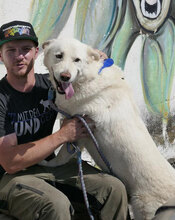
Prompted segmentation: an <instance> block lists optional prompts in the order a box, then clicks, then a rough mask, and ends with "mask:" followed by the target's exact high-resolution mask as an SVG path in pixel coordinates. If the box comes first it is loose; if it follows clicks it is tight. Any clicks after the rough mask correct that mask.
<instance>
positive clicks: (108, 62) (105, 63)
mask: <svg viewBox="0 0 175 220" xmlns="http://www.w3.org/2000/svg"><path fill="white" fill-rule="evenodd" d="M113 64H114V61H113V59H111V58H108V59H106V60H104V61H103V66H102V67H101V68H100V70H99V71H98V74H100V73H101V71H102V70H103V69H104V68H106V67H110V66H112V65H113Z"/></svg>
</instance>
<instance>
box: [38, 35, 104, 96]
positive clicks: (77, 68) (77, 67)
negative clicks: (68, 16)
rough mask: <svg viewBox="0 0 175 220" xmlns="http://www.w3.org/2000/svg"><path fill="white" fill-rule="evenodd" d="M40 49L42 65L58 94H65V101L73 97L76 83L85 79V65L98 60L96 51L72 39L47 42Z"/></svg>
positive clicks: (98, 56)
mask: <svg viewBox="0 0 175 220" xmlns="http://www.w3.org/2000/svg"><path fill="white" fill-rule="evenodd" d="M42 47H43V49H44V65H45V66H46V67H47V68H48V70H49V72H50V78H51V81H52V83H53V85H54V87H55V89H56V90H57V91H58V93H60V94H65V97H66V99H69V98H71V97H72V96H73V94H74V87H75V85H76V84H78V82H80V81H82V80H83V81H85V80H86V79H87V76H86V74H87V71H85V69H86V68H87V64H88V66H89V64H90V63H92V62H94V61H99V60H100V55H99V53H98V52H97V51H96V50H94V49H93V48H91V47H90V46H88V45H86V44H83V43H81V42H80V41H78V40H76V39H73V38H63V37H62V38H61V37H60V38H58V39H53V40H49V41H46V42H45V43H44V44H43V45H42ZM94 71H95V70H94ZM88 72H89V73H91V72H92V71H88ZM91 74H93V72H92V73H91ZM92 76H93V75H92ZM89 78H90V76H88V79H89Z"/></svg>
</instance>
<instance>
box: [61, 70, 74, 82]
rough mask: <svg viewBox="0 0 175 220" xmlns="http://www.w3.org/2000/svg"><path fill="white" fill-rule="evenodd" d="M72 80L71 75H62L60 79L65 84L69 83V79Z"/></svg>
mask: <svg viewBox="0 0 175 220" xmlns="http://www.w3.org/2000/svg"><path fill="white" fill-rule="evenodd" d="M70 78H71V75H70V73H67V72H66V73H61V74H60V79H61V80H62V81H64V82H67V81H69V79H70Z"/></svg>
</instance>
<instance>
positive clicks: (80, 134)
mask: <svg viewBox="0 0 175 220" xmlns="http://www.w3.org/2000/svg"><path fill="white" fill-rule="evenodd" d="M84 119H85V120H86V122H87V124H88V126H89V127H90V129H91V130H92V132H93V131H94V129H95V125H94V122H93V121H92V120H91V119H90V118H88V117H87V116H85V117H84ZM60 131H61V132H62V135H64V137H65V139H66V142H74V141H77V140H78V139H81V138H85V137H88V136H89V133H88V131H87V129H86V128H85V126H84V124H83V123H82V122H81V121H80V120H79V119H78V118H72V119H64V120H63V123H62V125H61V128H60Z"/></svg>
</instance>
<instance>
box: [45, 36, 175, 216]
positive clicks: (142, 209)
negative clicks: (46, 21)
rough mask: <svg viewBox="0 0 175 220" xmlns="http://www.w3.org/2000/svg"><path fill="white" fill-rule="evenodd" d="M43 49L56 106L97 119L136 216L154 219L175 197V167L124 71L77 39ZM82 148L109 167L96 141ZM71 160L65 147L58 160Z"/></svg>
mask: <svg viewBox="0 0 175 220" xmlns="http://www.w3.org/2000/svg"><path fill="white" fill-rule="evenodd" d="M43 48H44V64H45V66H46V67H47V68H48V70H49V72H50V78H51V81H52V83H53V86H54V87H55V89H56V91H57V92H56V105H57V106H58V107H59V108H61V109H62V110H64V111H66V112H67V113H69V114H71V115H74V114H86V115H88V116H89V117H90V118H92V119H93V120H94V121H95V124H96V130H95V137H96V138H97V140H98V143H99V145H100V148H101V150H102V151H103V153H104V155H105V157H106V158H107V159H108V161H109V162H110V164H111V166H112V169H113V172H114V174H115V175H116V176H117V177H119V178H120V179H121V180H122V182H123V183H124V184H125V186H126V189H127V192H128V195H129V200H130V203H131V205H132V208H133V212H134V218H135V219H136V220H142V219H144V220H145V219H146V220H148V219H151V218H152V217H153V216H154V214H155V211H156V209H157V208H158V207H159V206H161V205H162V204H163V203H165V202H166V201H167V200H168V199H169V198H171V197H173V196H174V195H175V171H174V169H173V168H172V167H171V165H170V164H169V163H168V162H167V161H166V160H165V159H164V158H163V156H162V155H161V154H160V153H159V151H158V149H157V147H156V146H155V144H154V142H153V140H152V138H151V137H150V134H149V133H148V131H147V129H146V127H145V125H144V123H143V121H142V120H141V117H140V116H139V112H138V109H137V106H136V104H135V102H134V99H133V96H132V91H131V90H130V88H129V86H128V85H127V83H126V81H125V80H124V78H123V73H122V71H121V70H120V68H118V67H117V66H115V65H112V66H111V67H106V68H103V69H101V68H102V67H103V60H102V59H100V57H99V54H98V53H97V52H96V51H95V50H94V49H92V48H91V47H90V46H87V45H85V44H83V43H81V42H79V41H77V40H75V39H65V38H58V39H57V40H56V39H54V40H50V41H47V42H45V43H44V44H43ZM99 70H100V71H101V72H99ZM79 146H85V147H86V148H87V150H88V152H89V153H90V155H91V156H92V158H93V159H94V160H95V162H96V163H97V164H98V166H100V167H101V169H103V170H104V171H108V168H107V167H106V165H105V164H104V162H103V161H102V159H101V157H100V156H99V154H98V152H97V150H96V148H95V147H94V145H93V143H92V142H91V140H88V141H87V140H86V141H85V143H83V144H82V143H81V144H80V145H79ZM65 156H66V157H65ZM65 158H67V159H66V160H65ZM69 158H70V155H69V153H67V152H66V148H63V151H62V152H60V154H58V158H57V162H58V164H61V163H65V162H66V161H67V160H68V159H69ZM62 159H63V160H62ZM52 165H55V161H54V162H53V163H52V164H51V166H52Z"/></svg>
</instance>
